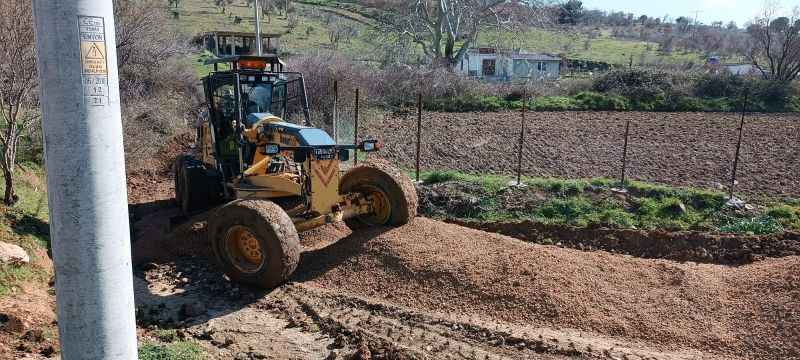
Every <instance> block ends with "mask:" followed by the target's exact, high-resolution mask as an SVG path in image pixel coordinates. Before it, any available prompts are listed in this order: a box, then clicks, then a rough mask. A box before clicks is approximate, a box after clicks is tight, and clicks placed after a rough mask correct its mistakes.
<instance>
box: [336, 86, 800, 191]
mask: <svg viewBox="0 0 800 360" xmlns="http://www.w3.org/2000/svg"><path fill="white" fill-rule="evenodd" d="M416 97H417V104H418V105H417V108H416V109H413V111H406V112H404V113H396V114H389V115H386V114H384V115H381V116H376V115H374V114H373V115H371V116H369V118H368V119H366V121H362V124H361V125H360V126H359V128H358V130H359V132H360V133H361V134H362V135H361V136H360V137H361V138H362V140H363V138H367V137H370V138H378V139H379V140H381V142H382V143H384V148H383V149H382V151H381V154H380V156H381V157H383V158H387V159H389V160H390V161H393V162H395V163H397V164H398V165H399V166H402V167H404V168H406V169H409V170H411V171H413V172H415V173H417V174H419V173H420V172H425V171H434V170H436V171H441V170H456V171H463V172H469V173H475V174H503V175H508V176H510V177H512V178H517V179H519V178H521V177H556V178H568V179H575V178H595V177H605V178H611V179H614V180H616V181H618V182H619V184H620V185H622V184H625V182H626V181H628V180H642V181H648V182H653V183H660V184H666V185H675V186H692V187H703V188H712V189H716V190H720V191H727V192H729V194H730V195H736V196H740V197H749V198H754V197H758V198H773V199H775V198H789V199H800V114H796V113H794V114H759V113H750V112H748V111H747V107H746V103H743V104H741V106H740V109H741V110H740V111H739V112H738V113H655V112H653V113H644V112H529V111H526V110H525V109H523V110H521V111H506V112H494V113H437V112H426V111H423V109H422V108H421V106H420V104H421V103H422V95H417V96H416ZM350 98H355V97H350ZM337 110H338V114H337V117H336V119H337V121H336V126H337V129H336V130H337V131H336V133H337V138H338V140H339V142H340V143H353V142H354V141H355V140H354V137H353V136H354V135H355V133H356V131H355V128H354V123H355V119H356V116H355V115H356V106H355V103H354V102H353V101H352V100H351V101H349V102H348V103H344V104H339V106H338V109H337ZM358 111H359V112H363V110H361V109H359V110H358ZM362 120H363V114H362ZM330 127H332V122H331V126H330ZM331 130H332V129H331Z"/></svg>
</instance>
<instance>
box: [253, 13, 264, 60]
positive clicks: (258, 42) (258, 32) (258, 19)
mask: <svg viewBox="0 0 800 360" xmlns="http://www.w3.org/2000/svg"><path fill="white" fill-rule="evenodd" d="M253 9H255V12H256V54H257V55H258V56H261V55H263V54H264V53H263V50H262V49H261V8H260V7H259V6H258V0H254V1H253Z"/></svg>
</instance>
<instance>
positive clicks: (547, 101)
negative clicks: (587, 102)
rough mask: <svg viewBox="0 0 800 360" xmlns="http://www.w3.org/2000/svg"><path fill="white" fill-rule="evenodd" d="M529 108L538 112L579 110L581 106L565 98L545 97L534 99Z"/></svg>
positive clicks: (571, 99) (575, 101)
mask: <svg viewBox="0 0 800 360" xmlns="http://www.w3.org/2000/svg"><path fill="white" fill-rule="evenodd" d="M530 108H531V110H539V111H567V110H581V104H580V102H578V101H577V100H575V99H574V98H571V97H567V96H547V97H540V98H536V99H534V100H533V101H532V102H531V106H530Z"/></svg>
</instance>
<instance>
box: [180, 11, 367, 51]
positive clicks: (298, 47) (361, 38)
mask: <svg viewBox="0 0 800 360" xmlns="http://www.w3.org/2000/svg"><path fill="white" fill-rule="evenodd" d="M292 6H293V7H294V9H295V14H296V16H297V20H296V23H295V24H294V26H293V27H290V25H289V23H290V19H289V17H287V16H286V14H281V15H279V14H278V13H277V12H276V13H274V14H273V15H272V16H271V17H270V18H269V19H267V17H262V19H261V20H262V25H261V29H262V32H263V33H265V34H267V33H278V34H283V35H282V37H281V38H280V49H281V51H282V52H285V53H287V54H307V53H313V52H316V51H319V50H330V49H333V45H332V44H331V41H330V39H329V33H330V30H331V29H332V28H333V27H334V26H340V27H348V28H352V29H354V31H355V33H354V36H352V37H351V38H350V39H349V40H348V39H343V40H340V41H339V42H338V44H337V48H336V50H337V51H339V52H340V53H342V54H343V55H345V56H348V57H351V58H355V59H365V60H369V59H370V56H369V55H370V53H371V52H372V49H373V48H374V45H375V44H374V43H373V41H374V38H375V36H374V35H375V34H374V31H373V28H372V27H371V26H370V25H368V24H369V22H368V21H369V19H367V18H365V17H363V16H361V15H359V14H356V13H351V12H348V11H345V10H339V9H335V8H329V7H326V6H319V5H309V4H303V3H296V2H294V3H293V4H292ZM178 13H179V18H178V19H175V20H174V21H175V24H176V25H177V26H178V28H179V29H181V30H182V31H183V32H184V33H186V34H188V35H191V36H194V35H197V34H200V33H203V32H207V31H220V30H226V31H253V29H254V24H255V20H254V16H253V9H252V7H249V6H247V3H246V2H245V1H234V3H233V4H232V5H228V6H227V7H226V8H225V13H222V12H221V8H218V7H216V6H215V5H214V2H213V0H183V1H182V2H181V7H180V8H179V9H178ZM237 17H239V19H241V20H238V21H237Z"/></svg>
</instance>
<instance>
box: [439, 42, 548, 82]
mask: <svg viewBox="0 0 800 360" xmlns="http://www.w3.org/2000/svg"><path fill="white" fill-rule="evenodd" d="M455 71H456V73H457V74H460V75H462V76H469V77H473V78H479V79H486V80H490V81H514V80H531V81H545V80H557V79H558V77H559V74H560V72H561V58H558V57H555V56H550V55H547V54H535V53H529V52H525V51H519V50H504V49H496V48H475V49H470V50H469V51H467V53H466V54H465V55H464V57H463V58H462V59H461V61H460V62H459V63H458V64H457V65H456V68H455Z"/></svg>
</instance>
